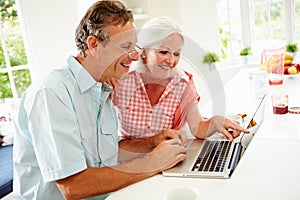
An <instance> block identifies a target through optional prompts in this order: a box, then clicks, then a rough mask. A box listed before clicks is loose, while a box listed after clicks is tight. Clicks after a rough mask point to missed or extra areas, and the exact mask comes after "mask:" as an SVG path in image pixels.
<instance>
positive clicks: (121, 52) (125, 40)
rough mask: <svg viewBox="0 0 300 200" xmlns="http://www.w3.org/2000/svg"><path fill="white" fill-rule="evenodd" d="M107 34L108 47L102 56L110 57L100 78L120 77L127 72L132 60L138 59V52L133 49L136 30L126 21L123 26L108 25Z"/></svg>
mask: <svg viewBox="0 0 300 200" xmlns="http://www.w3.org/2000/svg"><path fill="white" fill-rule="evenodd" d="M108 34H109V36H110V41H108V43H107V44H106V47H105V48H107V49H108V51H107V55H103V57H104V58H105V57H107V58H108V57H111V56H113V57H111V58H110V59H111V62H110V63H109V65H108V67H107V68H106V70H105V71H104V73H103V75H102V78H101V79H102V80H103V81H105V80H107V79H109V78H117V79H120V78H121V77H122V76H123V75H124V74H125V73H127V72H128V70H129V67H130V65H131V62H132V61H137V60H138V57H139V56H138V53H137V51H136V50H135V44H136V42H137V37H136V30H135V27H134V24H133V23H131V22H128V23H127V24H125V25H124V26H121V25H118V26H108Z"/></svg>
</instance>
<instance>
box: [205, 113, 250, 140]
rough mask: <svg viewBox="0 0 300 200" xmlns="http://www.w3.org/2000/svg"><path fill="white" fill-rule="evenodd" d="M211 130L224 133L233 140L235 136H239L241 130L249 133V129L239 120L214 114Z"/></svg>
mask: <svg viewBox="0 0 300 200" xmlns="http://www.w3.org/2000/svg"><path fill="white" fill-rule="evenodd" d="M209 130H210V131H213V132H216V131H218V132H220V133H223V134H224V136H225V137H226V138H227V139H228V140H230V141H232V140H233V138H236V137H238V136H239V135H240V134H241V132H244V133H249V131H248V130H247V129H244V128H242V127H241V126H240V125H239V123H238V122H236V121H232V120H231V119H228V118H226V117H223V116H218V115H216V116H213V117H212V118H211V119H210V127H209ZM210 131H209V132H210Z"/></svg>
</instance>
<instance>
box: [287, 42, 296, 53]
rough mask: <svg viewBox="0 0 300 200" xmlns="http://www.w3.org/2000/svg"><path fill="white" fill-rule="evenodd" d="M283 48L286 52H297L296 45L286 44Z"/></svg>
mask: <svg viewBox="0 0 300 200" xmlns="http://www.w3.org/2000/svg"><path fill="white" fill-rule="evenodd" d="M285 47H286V52H291V53H294V52H297V51H298V50H299V49H298V45H297V43H288V44H286V45H285Z"/></svg>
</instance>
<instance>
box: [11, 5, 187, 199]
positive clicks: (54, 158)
mask: <svg viewBox="0 0 300 200" xmlns="http://www.w3.org/2000/svg"><path fill="white" fill-rule="evenodd" d="M136 42H137V41H136V33H135V28H134V24H133V18H132V13H131V11H128V10H127V9H126V8H125V7H124V5H123V4H122V3H120V2H117V1H99V2H96V3H95V4H94V5H92V6H91V8H90V9H89V10H88V11H87V13H86V14H85V16H84V17H83V19H82V20H81V22H80V24H79V26H78V27H77V29H76V45H77V47H78V50H79V53H80V54H79V55H78V56H76V57H73V56H70V57H69V58H68V60H67V66H66V67H64V68H60V69H57V70H54V71H53V72H52V73H51V74H50V75H49V76H48V77H47V78H46V79H45V80H44V81H43V82H42V83H41V84H39V85H37V84H36V85H32V86H30V87H29V88H28V90H27V91H26V93H25V94H24V96H23V98H22V100H21V103H20V109H19V115H18V119H17V122H16V135H15V144H14V148H15V149H14V172H15V176H14V198H15V199H42V200H47V199H55V200H59V199H63V198H65V199H82V198H89V197H94V198H95V199H104V198H105V197H106V196H107V193H109V192H111V191H115V190H118V189H120V188H123V187H125V186H127V185H129V184H132V183H135V182H137V181H140V180H142V179H145V178H147V177H150V176H153V175H155V174H157V173H159V172H161V171H162V170H164V169H167V168H169V167H172V166H174V165H175V164H177V163H178V162H180V161H182V160H183V159H184V158H185V153H186V150H185V148H184V146H183V144H184V141H185V135H184V134H182V133H180V132H177V131H175V130H168V131H165V132H164V133H161V134H159V135H158V136H155V137H150V138H146V139H136V140H122V141H120V142H119V146H120V149H121V148H122V149H123V151H119V149H118V141H119V140H118V138H117V135H116V133H117V122H116V115H115V111H114V109H113V105H112V103H111V100H110V97H109V95H110V92H111V90H112V87H111V86H110V85H109V84H107V83H106V82H110V80H112V79H119V78H120V77H121V76H122V75H124V74H126V73H127V71H128V70H129V67H130V64H131V62H132V61H135V60H137V59H138V52H137V51H136V50H135V48H134V47H135V43H136ZM119 152H120V153H119ZM130 152H132V153H130ZM121 155H123V156H124V155H126V158H125V159H126V160H125V161H124V159H122V157H121ZM118 156H119V160H120V161H122V162H121V164H119V165H118V164H117V161H118ZM133 158H134V159H133Z"/></svg>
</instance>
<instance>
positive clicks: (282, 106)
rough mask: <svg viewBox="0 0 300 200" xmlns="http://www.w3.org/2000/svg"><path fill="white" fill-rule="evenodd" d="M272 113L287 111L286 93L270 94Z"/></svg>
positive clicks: (285, 112) (284, 112)
mask: <svg viewBox="0 0 300 200" xmlns="http://www.w3.org/2000/svg"><path fill="white" fill-rule="evenodd" d="M272 106H273V113H274V114H276V115H283V114H287V113H288V95H287V94H273V95H272Z"/></svg>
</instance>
